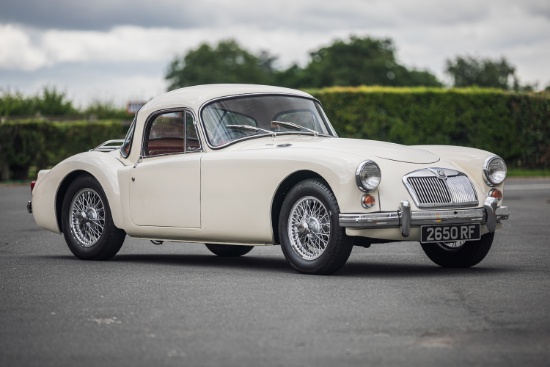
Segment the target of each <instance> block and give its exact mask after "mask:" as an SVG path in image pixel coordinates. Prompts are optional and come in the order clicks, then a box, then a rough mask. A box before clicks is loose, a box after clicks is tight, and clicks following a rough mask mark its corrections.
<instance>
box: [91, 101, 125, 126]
mask: <svg viewBox="0 0 550 367" xmlns="http://www.w3.org/2000/svg"><path fill="white" fill-rule="evenodd" d="M81 115H82V116H83V117H86V118H87V119H88V120H92V121H95V120H110V119H118V120H121V121H125V120H129V119H131V118H132V115H131V114H129V113H128V112H127V111H126V110H125V109H123V108H118V107H116V106H115V105H114V104H113V103H112V102H102V101H98V100H95V101H93V102H92V103H91V104H90V105H89V106H88V107H87V108H86V109H85V110H84V111H83V112H82V113H81Z"/></svg>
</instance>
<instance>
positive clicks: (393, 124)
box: [310, 87, 550, 169]
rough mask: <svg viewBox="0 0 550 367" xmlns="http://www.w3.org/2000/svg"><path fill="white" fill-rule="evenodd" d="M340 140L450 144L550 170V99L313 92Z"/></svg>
mask: <svg viewBox="0 0 550 367" xmlns="http://www.w3.org/2000/svg"><path fill="white" fill-rule="evenodd" d="M310 92H311V93H312V94H313V95H314V96H315V97H317V98H318V99H319V100H321V102H322V103H323V106H324V109H325V111H326V113H327V115H328V116H329V118H330V119H331V122H332V124H333V125H334V127H335V129H336V131H337V132H338V134H339V135H340V136H342V137H353V138H360V139H374V140H384V141H391V142H396V143H401V144H407V145H413V144H450V145H460V146H469V147H476V148H480V149H484V150H488V151H491V152H494V153H496V154H499V155H500V156H501V157H502V158H504V159H505V160H506V161H507V163H508V164H509V165H510V166H511V167H518V168H539V169H547V168H550V145H549V144H548V141H549V140H550V98H549V97H548V96H545V95H544V94H526V93H507V92H504V91H501V90H497V89H479V88H467V89H440V88H383V87H375V88H371V87H358V88H349V87H348V88H327V89H321V90H313V91H310Z"/></svg>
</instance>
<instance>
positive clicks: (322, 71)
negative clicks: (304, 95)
mask: <svg viewBox="0 0 550 367" xmlns="http://www.w3.org/2000/svg"><path fill="white" fill-rule="evenodd" d="M395 52H396V50H395V46H394V45H393V41H392V40H391V39H388V38H386V39H374V38H370V37H365V38H359V37H355V36H352V37H351V38H350V39H349V41H348V42H345V41H341V40H337V41H335V42H333V43H332V44H331V45H330V46H327V47H323V48H321V49H319V50H317V51H314V52H312V53H311V54H310V56H311V61H310V63H309V64H308V65H307V66H306V68H305V69H304V72H303V75H302V80H301V83H302V84H303V86H307V87H315V88H321V87H328V86H335V85H338V86H357V85H388V86H418V85H423V86H441V85H442V84H441V83H440V82H439V81H438V80H437V78H436V77H435V76H434V75H433V74H431V73H429V72H427V71H418V70H414V69H413V70H409V69H408V68H406V67H405V66H403V65H401V64H399V63H398V61H397V59H396V56H395Z"/></svg>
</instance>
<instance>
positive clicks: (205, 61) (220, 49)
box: [166, 40, 275, 90]
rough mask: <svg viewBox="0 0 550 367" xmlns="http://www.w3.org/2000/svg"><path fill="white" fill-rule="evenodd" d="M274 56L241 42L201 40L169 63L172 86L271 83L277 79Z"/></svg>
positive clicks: (171, 87)
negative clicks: (213, 43) (212, 43)
mask: <svg viewBox="0 0 550 367" xmlns="http://www.w3.org/2000/svg"><path fill="white" fill-rule="evenodd" d="M274 60H275V58H274V57H272V56H270V55H269V54H268V53H267V52H265V51H264V52H262V53H261V54H260V55H253V54H252V53H250V52H248V51H246V50H244V49H242V48H241V47H240V46H239V45H238V44H237V42H235V41H233V40H225V41H221V42H219V43H218V44H217V45H216V46H214V47H212V46H210V45H208V44H205V43H203V44H201V45H200V46H199V47H198V48H197V49H195V50H191V51H189V52H188V53H187V54H186V55H185V56H184V57H183V58H177V57H176V58H175V59H174V60H173V61H172V62H171V63H170V66H169V67H168V72H167V73H166V79H167V80H169V82H170V85H169V87H168V89H170V90H171V89H176V88H179V87H185V86H189V85H198V84H209V83H254V84H269V83H270V82H271V81H272V80H273V79H272V75H273V70H274V69H273V61H274Z"/></svg>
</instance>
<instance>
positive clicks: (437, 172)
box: [428, 168, 447, 181]
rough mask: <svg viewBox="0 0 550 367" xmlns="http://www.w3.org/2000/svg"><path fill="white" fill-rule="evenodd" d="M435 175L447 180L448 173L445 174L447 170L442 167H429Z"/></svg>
mask: <svg viewBox="0 0 550 367" xmlns="http://www.w3.org/2000/svg"><path fill="white" fill-rule="evenodd" d="M428 169H429V170H430V171H431V172H432V173H433V174H434V175H435V177H437V178H439V179H440V180H443V181H446V180H447V175H446V174H445V171H444V170H442V169H440V168H428Z"/></svg>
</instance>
